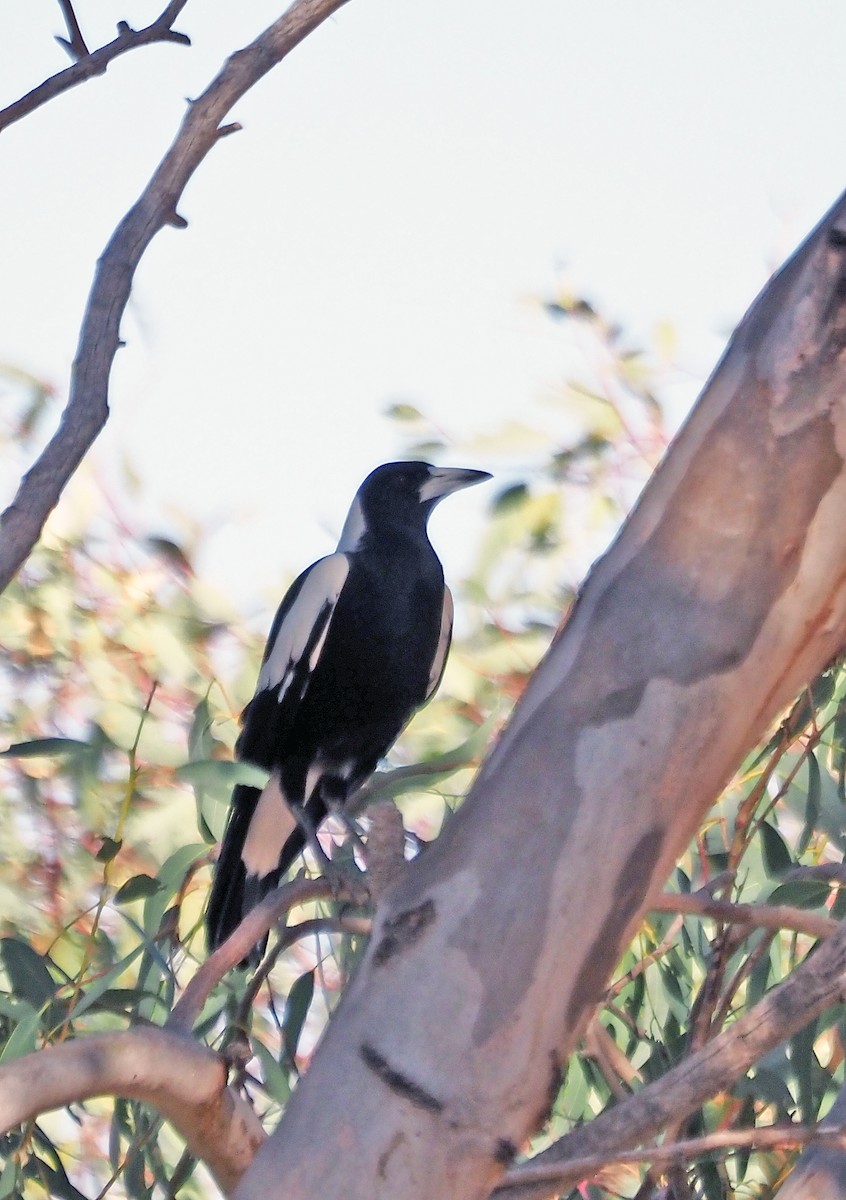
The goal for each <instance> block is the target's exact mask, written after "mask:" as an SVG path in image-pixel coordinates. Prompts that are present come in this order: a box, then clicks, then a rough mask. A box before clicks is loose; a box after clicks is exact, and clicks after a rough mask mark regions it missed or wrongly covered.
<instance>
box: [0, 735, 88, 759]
mask: <svg viewBox="0 0 846 1200" xmlns="http://www.w3.org/2000/svg"><path fill="white" fill-rule="evenodd" d="M88 749H89V746H88V743H87V742H80V741H77V740H76V739H75V738H61V737H45V738H33V740H32V741H31V742H16V743H15V744H14V745H13V746H9V748H8V749H7V750H0V758H65V757H67V756H68V755H71V754H83V753H85V752H86V751H87V750H88Z"/></svg>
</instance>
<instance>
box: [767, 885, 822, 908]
mask: <svg viewBox="0 0 846 1200" xmlns="http://www.w3.org/2000/svg"><path fill="white" fill-rule="evenodd" d="M828 894H829V887H828V884H827V883H821V882H820V881H819V880H818V879H794V880H791V882H790V883H780V884H779V885H778V887H777V888H775V889H774V890H773V891H772V892H771V894H770V898H769V902H770V904H792V905H794V906H795V907H796V908H822V907H823V905H824V904H825V902H826V900H827V899H828Z"/></svg>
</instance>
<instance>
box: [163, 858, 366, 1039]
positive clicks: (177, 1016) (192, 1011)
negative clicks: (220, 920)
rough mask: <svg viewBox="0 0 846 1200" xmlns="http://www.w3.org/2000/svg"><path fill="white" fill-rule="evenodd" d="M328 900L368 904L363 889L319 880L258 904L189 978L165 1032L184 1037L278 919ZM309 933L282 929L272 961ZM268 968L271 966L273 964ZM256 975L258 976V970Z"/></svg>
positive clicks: (286, 888) (293, 885) (281, 890)
mask: <svg viewBox="0 0 846 1200" xmlns="http://www.w3.org/2000/svg"><path fill="white" fill-rule="evenodd" d="M330 898H335V899H338V900H344V901H346V902H347V903H349V904H351V905H354V906H356V907H362V906H363V905H364V904H366V903H367V900H368V892H367V890H366V888H364V887H362V888H361V889H359V890H356V889H355V888H354V887H353V886H352V884H351V885H350V887H349V889H346V890H344V889H339V888H338V886H337V884H336V883H335V882H334V881H330V880H328V879H326V878H324V877H322V876H321V877H320V878H319V879H293V880H291V882H290V883H285V884H283V885H282V886H281V887H278V888H277V889H276V890H275V891H273V892H271V893H270V894H269V895H267V896H265V898H264V900H262V902H261V904H257V905H256V907H255V908H253V909H251V910H250V912H248V913H247V915H246V917H244V919H243V921H242V922H241V924H240V925H239V926H238V927H237V929H234V930H233V931H232V933H231V934H230V935H229V937H228V938H227V939H226V941H225V942H224V943H223V944H222V945H221V946H218V948H217V950H215V952H214V954H211V955H209V957H208V958H207V959H206V961H205V962H204V963H203V965H202V966H201V967H200V969H199V970H198V971H197V973H196V975H194V976H193V977H192V979H191V981H190V982H189V984H188V986H187V987H186V988H185V991H184V992H183V993H182V995H181V997H180V998H179V1002H178V1004H176V1005H175V1007H174V1009H173V1011H172V1013H171V1014H170V1016H169V1017H168V1019H167V1023H166V1026H165V1028H167V1029H173V1030H180V1031H182V1032H186V1033H187V1032H188V1031H189V1030H191V1029H192V1028H193V1026H194V1022H195V1021H196V1020H197V1018H198V1017H199V1015H200V1013H201V1012H202V1010H203V1005H204V1004H205V1002H206V1000H207V999H208V998H209V996H210V995H211V993H212V992H213V991H214V989H215V988H216V987H217V985H218V984H219V983H220V981H221V979H223V977H224V975H226V974H227V972H229V971H231V970H232V968H233V967H236V966H237V965H238V963H239V962H241V961H242V960H243V959H244V958H246V957H247V955H248V954H249V952H250V951H251V950H252V948H253V946H255V944H256V942H258V941H260V940H261V939H262V938H263V937H264V936H265V934H266V933H267V932H268V931H269V930H271V929H272V928H273V926H274V925H275V924H276V923H277V921H279V920H280V918H282V917H284V916H285V914H286V913H288V912H290V911H291V909H292V908H296V907H297V906H298V905H300V904H308V903H309V901H312V900H328V899H330ZM305 925H307V926H310V923H309V922H305ZM351 928H352V927H351ZM368 928H369V922H368ZM362 929H363V927H362V926H356V927H355V931H356V932H361V931H362ZM311 931H313V926H310V928H303V929H300V928H299V926H297V925H294V926H292V927H291V928H289V929H285V930H284V931H283V932H282V934H281V935H280V943H281V945H280V947H279V948H276V947H274V949H273V950H271V958H275V957H276V955H277V954H278V953H279V950H280V949H282V950H284V949H286V948H287V947H288V946H290V945H292V944H293V943H294V942H295V941H297V940H298V938H300V937H304V936H305V935H306V934H307V933H309V932H311ZM270 965H271V966H272V965H273V964H272V962H271V964H270ZM256 975H261V968H259V970H258V971H257V972H256ZM262 978H263V976H262Z"/></svg>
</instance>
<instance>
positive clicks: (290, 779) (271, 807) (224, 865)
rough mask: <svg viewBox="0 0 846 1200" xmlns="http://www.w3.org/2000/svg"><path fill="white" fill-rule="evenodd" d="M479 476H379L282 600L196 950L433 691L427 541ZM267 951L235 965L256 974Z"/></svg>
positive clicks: (442, 593)
mask: <svg viewBox="0 0 846 1200" xmlns="http://www.w3.org/2000/svg"><path fill="white" fill-rule="evenodd" d="M490 478H491V476H490V474H489V473H488V472H487V471H478V470H472V469H469V468H463V467H436V466H432V465H431V464H430V463H426V462H411V461H409V462H390V463H383V464H382V465H381V466H379V467H376V469H375V470H373V471H371V473H370V474H369V475H368V476H367V478H366V479H365V480H364V482H363V483H362V484H361V486H360V487H359V489H358V491H357V492H356V495H355V497H354V499H353V502H352V504H351V506H350V510H349V514H348V516H347V518H346V521H345V522H344V525H343V528H342V530H341V537H340V540H339V542H338V546H337V549H336V550H335V552H334V553H333V554H329V555H327V556H326V557H324V558H321V559H318V560H317V562H315V563H313V564H312V565H311V566H310V567H307V568H306V570H305V571H303V572H302V574H301V575H299V576H298V578H297V579H296V580H295V581H294V583H293V584H292V585H291V587H290V588H289V590H288V592H287V593H286V595H285V597H284V598H283V600H282V603H281V604H280V606H279V609H278V611H277V613H276V616H275V618H274V620H273V623H272V625H271V629H270V634H269V636H268V639H267V644H266V646H265V650H264V655H263V658H262V664H261V668H260V671H259V677H258V683H257V685H256V690H255V694H254V695H253V697H252V699H251V700H250V701H249V703H248V704H247V707H246V708H245V709H244V712H243V714H242V717H241V732H240V735H239V737H238V740H237V742H236V746H235V756H236V758H237V759H238V760H239V761H240V762H244V763H250V764H252V765H253V766H256V767H259V768H261V769H262V770H263V771H265V772H267V774H268V776H269V778H268V781H267V783H266V784H265V786H264V787H263V788H259V787H253V786H250V785H247V784H240V783H239V784H236V785H235V787H234V789H233V792H232V798H231V802H230V809H229V815H228V819H227V823H226V827H225V830H224V834H223V839H222V841H221V847H220V851H219V854H218V858H217V862H216V864H215V868H214V879H213V882H212V888H211V893H210V896H209V902H208V906H207V910H206V937H207V943H208V948H209V951H210V952H212V951H214V950H215V949H216V948H217V947H218V946H220V945H221V944H222V942H224V941H225V940H226V938H227V937H228V936H229V934H230V933H232V931H233V930H234V929H235V928H236V927H237V926H238V925H239V924H240V922H241V920H242V919H243V917H244V916H246V914H247V913H248V912H249V911H250V910H251V909H252V908H254V907H255V906H256V905H257V904H258V903H259V902H260V901H261V900H262V899H263V898H264V896H266V895H267V893H268V892H270V891H271V890H273V889H274V888H275V887H277V886H278V884H279V881H280V880H281V878H282V877H283V876H284V875H285V873H286V872H287V871H288V870H289V868H290V867H291V865H292V864H293V862H294V861H295V859H296V858H297V856H298V854H299V853H300V852H301V850H302V849H303V847H304V846H305V844H306V840H307V834H306V831H307V830H309V829H311V830H316V829H317V828H318V827H319V825H320V823H321V821H322V820H323V819H324V817H325V816H326V815H327V812H329V811H338V812H341V811H342V810H343V805H344V803H345V802H346V801H347V799H348V798H349V797H350V796H351V795H352V793H353V792H354V791H355V790H356V789H357V788H358V787H359V786H360V785H361V784H362V783H363V782H364V781H365V780H366V779H367V778H368V777H369V776H370V775H371V774H372V773H373V772H374V771H375V769H376V767H377V765H378V763H379V761H380V760H381V759H382V758H384V756H385V755H386V753H387V752H388V750H389V749H390V747H391V746H392V745H393V743H394V742H395V741H396V739H397V738H398V737H399V735H400V733H401V732H402V730H403V729H404V728H405V726H406V725H407V724H408V722H409V720H410V719H411V717H412V716H413V715H414V713H415V712H416V711H417V709H418V708H420V707H421V705H423V704H425V703H426V701H428V700H429V699H431V697H432V696H433V695H434V693H435V691H436V690H437V687H438V685H439V683H440V680H441V676H442V674H443V670H444V665H445V663H446V658H447V654H448V652H449V646H450V641H451V637H452V622H453V601H452V596H451V594H450V591H449V588H447V586H446V584H445V582H444V573H443V567H442V566H441V562H440V559H439V558H438V556H437V554H436V553H435V550H434V548H433V546H432V544H431V542H430V541H429V536H428V532H427V522H428V519H429V516H430V514H431V512H432V510H433V509H434V507H435V505H436V504H438V502H439V501H440V500H442V499H443V498H444V497H445V496H449V495H450V494H452V493H453V492H457V491H459V490H460V489H462V488H466V487H470V486H472V485H474V484H477V483H482V482H483V481H484V480H487V479H490ZM265 944H266V939H264V941H263V942H260V943H257V945H256V947H254V948H253V950H252V951H251V953H250V956H249V958H248V959H247V960H245V962H249V963H251V964H253V965H254V964H255V962H257V961H258V957H259V956H260V954H261V953H262V952H263V950H264V945H265Z"/></svg>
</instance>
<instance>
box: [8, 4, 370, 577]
mask: <svg viewBox="0 0 846 1200" xmlns="http://www.w3.org/2000/svg"><path fill="white" fill-rule="evenodd" d="M346 2H347V0H295V3H294V4H292V5H291V7H290V8H289V9H288V11H287V12H286V13H284V15H283V16H281V17H280V18H279V20H278V21H275V22H274V23H273V24H272V25H271V26H269V27H268V28H267V29H266V30H265V31H264V33H262V34H260V36H259V37H257V38H256V39H255V40H254V41H253V42H251V43H250V44H249V45H248V46H245V47H244V48H243V49H242V50H238V51H236V52H235V53H234V54H232V55H231V56H230V57H229V58H228V59H227V61H226V63H225V64H224V66H223V67H222V69H221V71H220V72H219V74H218V75H217V76H216V78H215V79H214V80H213V81H212V82H211V84H209V86H208V88H207V89H206V90H205V92H203V94H202V95H201V96H200V97H199V98H198V99H197V100H195V101H194V102H193V103H192V104H191V105H190V106H189V109H188V112H187V113H186V115H185V118H184V120H183V122H182V126H181V128H180V130H179V132H178V134H177V136H176V139H175V141H174V142H173V145H172V146H171V148H170V149H169V150H168V152H167V154H166V155H165V156H164V158H163V159H162V161H161V163H160V164H159V166H158V167H157V168H156V170H155V172H154V173H153V176H152V178H151V179H150V182H149V183H148V184H147V187H146V188H145V189H144V191H143V192H142V193H141V196H140V197H139V199H138V200H137V202H136V203H135V204H134V205H133V206H132V208H131V209H130V210H129V212H128V213H127V214H126V216H125V217H124V218H123V220H122V221H121V222H120V224H119V225H118V227H117V229H116V230H115V232H114V233H113V235H112V237H111V239H110V241H109V243H108V245H107V246H106V249H105V251H104V252H103V254H102V256H101V258H100V260H99V262H98V264H97V270H96V272H95V275H94V282H93V284H92V287H91V292H90V295H89V297H88V304H87V307H86V311H85V316H84V318H83V322H82V329H81V331H80V337H79V344H78V347H77V353H76V359H75V361H74V365H73V370H72V373H71V385H70V395H69V398H68V403H67V406H66V407H65V410H64V413H63V414H62V419H61V422H60V424H59V428H58V430H57V431H56V433H55V434H54V435H53V437H52V438H51V439H50V441H49V442H48V444H47V446H46V447H45V448H44V451H43V452H42V454H41V456H40V457H39V458H38V460H37V461H36V463H35V464H34V465H33V466H32V467H31V468H30V470H29V471H28V472H27V473H26V475H24V477H23V479H22V480H21V484H20V487H19V489H18V492H17V495H16V496H15V498H14V500H13V501H12V504H11V505H10V506H9V507H8V508H7V509H6V511H5V512H4V513H3V515H2V517H0V591H2V590H3V589H4V588H5V587H6V585H7V584H8V583H9V580H10V579H12V578H13V576H14V575H15V573H16V572H17V570H18V568H19V567H20V566H21V565H22V563H23V562H24V561H25V560H26V557H27V555H28V554H29V553H30V551H31V550H32V547H33V546H34V545H35V543H36V541H37V540H38V538H39V536H40V534H41V530H42V529H43V527H44V522H45V521H46V519H47V517H48V515H49V514H50V512H51V511H52V509H53V508H54V507H55V505H56V504H57V502H58V500H59V497H60V495H61V493H62V490H63V488H64V487H65V484H66V483H67V481H68V480H69V479H70V477H71V475H73V473H74V471H75V470H76V468H77V466H78V465H79V463H80V462H81V461H82V459H83V457H84V456H85V454H86V453H87V452H88V450H89V448H90V447H91V444H92V443H93V441H94V439H95V438H96V437H97V435H98V434H99V432H100V430H101V429H102V428H103V426H104V425H105V423H106V420H107V419H108V415H109V406H108V388H109V376H110V373H111V368H112V363H113V362H114V358H115V354H116V353H117V349H118V346H119V344H120V322H121V317H122V316H123V312H124V309H125V308H126V304H127V301H128V300H129V294H130V289H131V287H132V279H133V276H134V274H135V270H136V268H137V266H138V263H139V261H140V260H141V257H142V255H143V254H144V251H145V250H146V249H147V247H148V246H149V244H150V242H151V241H152V240H153V238H154V237H155V235H156V234H157V233H158V232H159V230H161V229H163V228H164V227H165V226H166V225H172V224H174V223H176V224H177V225H178V224H180V223H183V218H181V217H179V216H178V214H177V212H176V206H177V203H178V201H179V200H180V198H181V196H182V192H183V190H184V188H185V185H186V184H187V182H188V180H189V179H190V178H191V176H192V175H193V174H194V172H195V171H196V170H197V168H198V167H199V165H200V163H201V162H202V161H203V159H204V158H205V157H206V155H207V154H208V152H209V151H210V150H211V148H212V146H214V145H215V143H216V142H217V141H218V140H219V139H220V136H221V133H222V132H224V131H223V130H221V128H220V126H221V122H222V121H223V118H224V117H225V115H226V114H227V113H228V112H229V110H230V109H231V107H232V105H233V104H234V103H235V102H236V101H237V100H239V99H240V98H241V97H242V96H243V95H244V93H245V92H247V91H248V90H249V89H250V88H251V87H252V86H253V85H254V84H255V83H257V82H258V80H259V79H261V78H262V77H263V76H265V75H266V74H267V73H268V71H270V70H272V68H273V67H275V66H276V64H277V63H279V62H281V60H282V59H283V58H284V57H285V55H286V54H288V53H289V52H290V51H291V50H293V48H294V47H295V46H297V45H299V43H300V42H301V41H302V40H303V39H304V38H305V37H306V36H307V35H308V34H309V33H311V32H312V30H314V29H316V28H317V26H318V25H320V24H321V23H322V22H323V21H325V20H326V18H327V17H329V16H331V15H332V13H334V12H336V11H337V10H338V9H339V8H341V7H342V5H343V4H345V3H346ZM71 69H73V68H71Z"/></svg>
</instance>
